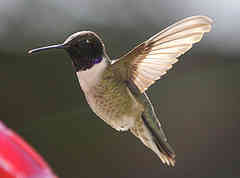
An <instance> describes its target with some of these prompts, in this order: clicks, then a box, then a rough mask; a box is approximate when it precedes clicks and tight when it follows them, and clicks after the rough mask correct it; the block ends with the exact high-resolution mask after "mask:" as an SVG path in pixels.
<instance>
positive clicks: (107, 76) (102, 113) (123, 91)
mask: <svg viewBox="0 0 240 178" xmlns="http://www.w3.org/2000/svg"><path fill="white" fill-rule="evenodd" d="M98 65H99V66H100V64H98ZM90 70H91V69H90ZM89 72H90V71H89ZM90 76H91V75H88V80H89V78H90ZM79 80H80V85H81V87H82V89H83V91H84V93H85V96H86V99H87V101H88V104H89V105H90V107H91V109H92V110H93V111H94V112H95V113H96V114H97V115H98V116H99V117H100V118H101V119H103V120H104V121H105V122H106V123H108V124H109V125H110V126H112V127H113V128H115V129H116V130H122V131H124V130H128V129H130V128H132V127H133V126H134V124H135V121H136V119H137V118H139V117H140V116H141V113H142V112H143V110H144V109H143V105H142V104H141V103H140V102H139V101H137V99H136V98H135V97H134V96H133V95H132V93H131V92H130V90H129V89H128V87H127V85H126V83H125V82H124V80H123V79H122V78H121V77H120V75H119V73H118V72H117V71H116V70H114V69H112V67H111V65H109V66H107V67H106V68H105V70H103V71H102V72H101V73H99V74H98V75H97V76H96V77H95V78H94V80H95V82H90V81H88V82H90V83H91V86H89V87H86V86H82V84H81V82H83V81H82V80H81V79H80V78H79Z"/></svg>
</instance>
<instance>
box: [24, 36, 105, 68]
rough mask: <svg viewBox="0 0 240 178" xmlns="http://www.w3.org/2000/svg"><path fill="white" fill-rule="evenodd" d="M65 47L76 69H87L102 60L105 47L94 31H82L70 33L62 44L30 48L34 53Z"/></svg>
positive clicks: (30, 52)
mask: <svg viewBox="0 0 240 178" xmlns="http://www.w3.org/2000/svg"><path fill="white" fill-rule="evenodd" d="M54 48H55V49H65V50H66V51H67V53H68V54H69V55H70V57H71V59H72V62H73V65H74V67H75V69H76V71H80V70H87V69H89V68H91V67H92V66H93V65H94V64H98V63H100V62H101V61H102V59H103V56H104V53H105V47H104V44H103V41H102V40H101V38H100V37H99V36H98V35H97V34H96V33H94V32H91V31H81V32H76V33H74V34H72V35H70V36H69V37H68V38H67V39H66V40H65V41H64V42H63V43H62V44H57V45H51V46H46V47H42V48H37V49H33V50H30V51H29V52H28V53H29V54H32V53H35V52H38V51H42V50H47V49H54Z"/></svg>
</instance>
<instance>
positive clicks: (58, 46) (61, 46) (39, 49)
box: [28, 43, 66, 54]
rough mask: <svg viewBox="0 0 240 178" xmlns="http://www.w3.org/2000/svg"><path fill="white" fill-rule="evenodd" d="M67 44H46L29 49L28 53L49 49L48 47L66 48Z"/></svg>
mask: <svg viewBox="0 0 240 178" xmlns="http://www.w3.org/2000/svg"><path fill="white" fill-rule="evenodd" d="M65 46H66V45H65V44H64V43H63V44H57V45H51V46H45V47H41V48H36V49H32V50H29V51H28V54H33V53H36V52H39V51H44V50H48V49H63V48H65Z"/></svg>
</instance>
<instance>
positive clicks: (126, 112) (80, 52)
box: [29, 16, 212, 166]
mask: <svg viewBox="0 0 240 178" xmlns="http://www.w3.org/2000/svg"><path fill="white" fill-rule="evenodd" d="M211 24H212V20H211V19H210V18H208V17H206V16H192V17H188V18H185V19H183V20H181V21H179V22H177V23H175V24H173V25H171V26H169V27H167V28H165V29H164V30H162V31H160V32H159V33H157V34H156V35H154V36H152V37H151V38H150V39H148V40H146V41H145V42H143V43H141V44H140V45H138V46H137V47H135V48H134V49H133V50H131V51H130V52H128V53H127V54H125V55H123V56H122V57H120V58H118V59H116V60H110V58H109V57H108V55H107V53H106V50H105V46H104V43H103V41H102V39H101V38H100V37H99V36H98V35H97V34H96V33H94V32H91V31H81V32H76V33H74V34H72V35H71V36H69V37H68V38H67V39H66V40H65V41H64V42H63V43H62V44H57V45H52V46H47V47H42V48H37V49H33V50H30V51H29V53H30V54H31V53H35V52H38V51H42V50H48V49H64V50H66V51H67V53H68V54H69V55H70V57H71V59H72V63H73V67H74V69H75V71H76V75H77V77H78V80H79V83H80V86H81V89H82V91H83V92H84V94H85V97H86V100H87V102H88V104H89V105H90V107H91V109H92V110H93V111H94V112H95V113H96V115H98V116H99V117H100V118H101V119H102V120H104V121H105V122H106V123H107V124H109V125H110V126H112V127H113V128H114V129H116V130H118V131H127V130H130V131H131V132H132V133H133V134H134V135H135V136H136V137H138V138H139V139H140V140H141V141H142V142H143V144H144V145H146V146H147V147H149V148H150V149H151V150H152V151H154V152H155V153H156V154H157V155H158V157H159V158H160V159H161V160H162V162H163V163H166V164H167V165H171V166H174V164H175V157H176V154H175V152H174V151H173V149H172V147H171V146H170V145H169V143H168V142H167V138H166V136H165V134H164V132H163V129H162V127H161V124H160V122H159V120H158V118H157V116H156V114H155V112H154V108H153V106H152V104H151V102H150V100H149V98H148V96H147V94H146V90H147V89H148V88H149V87H150V86H151V85H152V84H153V83H154V82H155V81H156V80H158V79H160V78H161V76H162V75H164V74H165V73H166V72H167V71H168V70H169V69H170V68H172V65H173V64H174V63H176V62H177V61H178V59H177V58H178V57H179V56H181V55H182V54H184V53H185V52H186V51H188V50H189V49H190V48H191V47H192V45H193V44H194V43H197V42H199V41H200V40H201V38H202V36H203V34H204V33H205V32H209V31H210V30H211Z"/></svg>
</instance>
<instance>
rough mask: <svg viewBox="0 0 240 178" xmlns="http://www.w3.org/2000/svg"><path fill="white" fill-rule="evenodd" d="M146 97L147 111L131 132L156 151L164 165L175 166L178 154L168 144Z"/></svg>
mask: <svg viewBox="0 0 240 178" xmlns="http://www.w3.org/2000/svg"><path fill="white" fill-rule="evenodd" d="M144 95H145V104H146V108H145V111H144V112H143V113H142V116H141V118H139V119H138V120H137V122H136V124H135V127H133V128H132V129H131V132H132V133H133V134H134V135H135V136H137V137H138V138H139V139H140V140H141V141H142V142H143V143H144V144H145V145H146V146H147V147H149V148H150V149H151V150H152V151H154V152H155V153H156V154H157V155H158V157H159V158H160V159H161V160H162V162H163V163H165V164H167V165H169V166H170V165H171V166H174V165H175V157H176V154H175V152H174V151H173V149H172V147H171V146H170V145H169V143H168V142H167V138H166V136H165V134H164V132H163V129H162V127H161V124H160V122H159V120H158V119H157V116H156V114H155V112H154V109H153V106H152V104H151V102H150V100H149V98H148V96H147V95H146V93H144Z"/></svg>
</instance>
